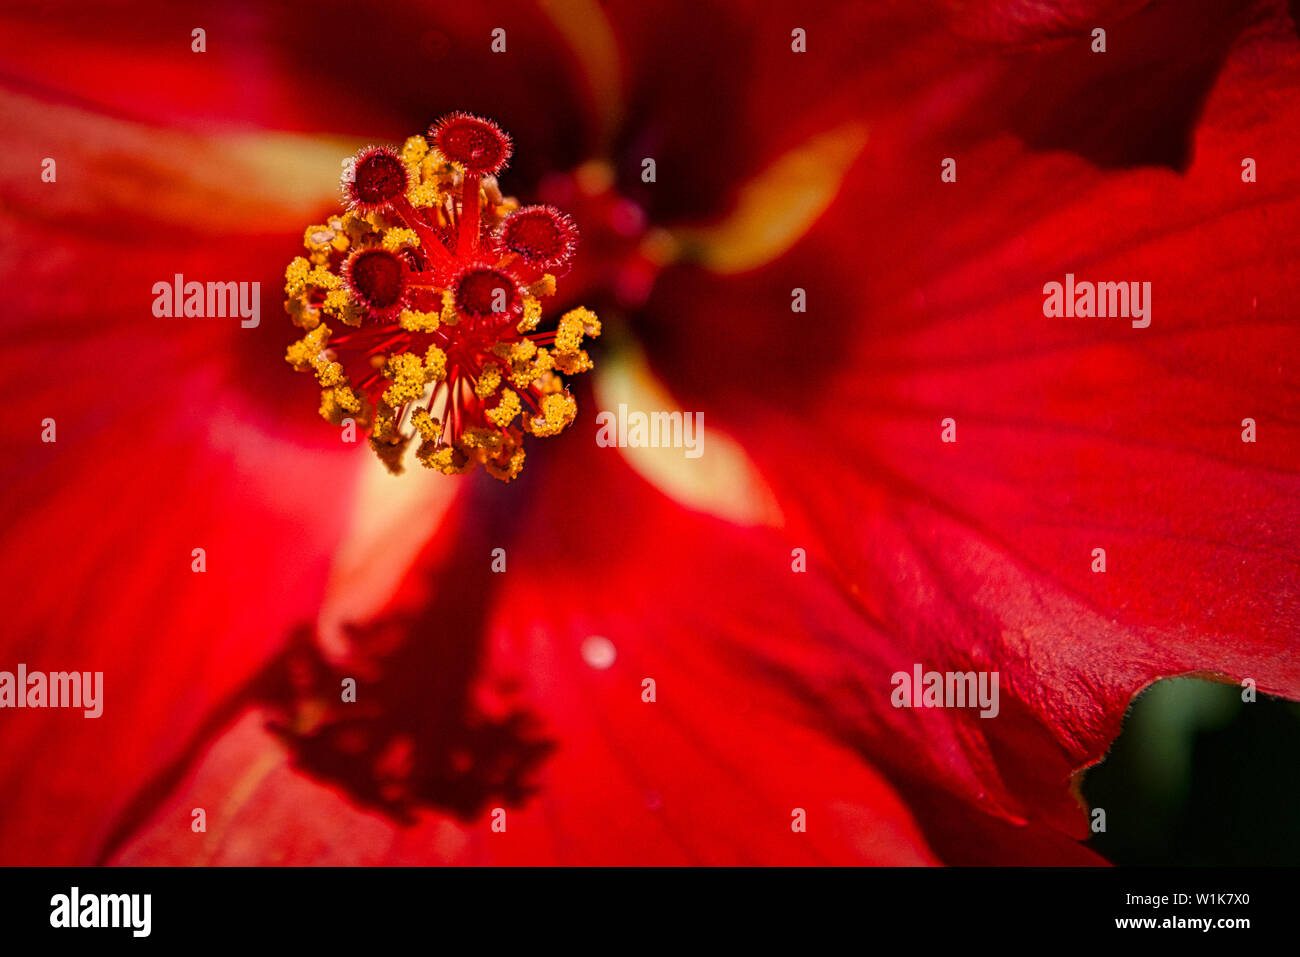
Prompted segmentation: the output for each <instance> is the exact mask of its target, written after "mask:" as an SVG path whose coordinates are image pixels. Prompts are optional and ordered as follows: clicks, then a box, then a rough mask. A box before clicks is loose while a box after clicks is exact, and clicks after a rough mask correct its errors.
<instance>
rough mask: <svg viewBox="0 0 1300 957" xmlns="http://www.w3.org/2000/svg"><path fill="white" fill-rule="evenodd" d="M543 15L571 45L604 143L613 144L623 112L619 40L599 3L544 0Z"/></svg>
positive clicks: (574, 0) (542, 5) (542, 0)
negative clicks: (598, 120) (611, 140)
mask: <svg viewBox="0 0 1300 957" xmlns="http://www.w3.org/2000/svg"><path fill="white" fill-rule="evenodd" d="M540 6H541V8H542V12H543V13H545V14H546V16H548V17H549V18H550V19H551V22H552V23H553V24H554V25H555V29H556V30H558V31H559V33H560V36H562V37H563V38H564V41H565V42H566V43H567V44H568V45H569V47H570V48H571V49H572V51H573V53H574V58H575V59H576V60H577V61H578V66H579V68H580V69H581V71H582V75H583V77H584V78H585V80H586V83H587V89H588V92H589V94H590V96H591V98H592V102H593V103H594V105H595V107H596V115H597V116H598V117H600V141H601V145H602V147H607V146H608V145H609V142H610V139H611V138H612V136H613V134H614V130H615V129H616V127H617V126H618V122H619V119H620V117H621V116H622V113H623V102H622V101H623V79H622V72H621V70H620V66H619V55H618V40H617V38H615V36H614V28H613V27H612V26H611V25H610V22H609V19H608V18H607V17H606V16H605V11H604V9H603V8H602V7H601V5H600V4H599V3H596V2H595V0H541V2H540Z"/></svg>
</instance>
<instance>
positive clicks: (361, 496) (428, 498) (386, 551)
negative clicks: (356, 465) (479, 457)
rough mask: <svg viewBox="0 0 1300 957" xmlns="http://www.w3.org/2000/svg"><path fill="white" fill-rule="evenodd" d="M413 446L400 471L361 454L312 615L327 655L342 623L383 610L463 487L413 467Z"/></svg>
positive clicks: (337, 652) (342, 639) (341, 641)
mask: <svg viewBox="0 0 1300 957" xmlns="http://www.w3.org/2000/svg"><path fill="white" fill-rule="evenodd" d="M416 445H417V443H414V442H412V443H411V445H410V448H408V449H407V463H406V465H407V468H406V471H405V473H404V474H402V475H393V474H391V473H390V472H389V471H388V469H386V468H385V467H384V466H383V464H382V463H380V462H379V460H378V459H375V458H374V457H372V456H365V465H364V466H363V468H362V473H361V478H360V481H359V482H358V487H357V494H356V497H355V499H354V500H353V505H352V516H351V519H350V522H349V527H348V531H347V532H346V533H345V534H344V537H343V541H342V542H341V543H340V545H339V548H338V550H337V551H336V552H335V554H334V562H333V565H332V566H331V568H330V575H329V580H328V582H327V583H326V586H325V595H324V597H323V598H322V599H321V607H320V611H319V613H318V614H317V617H316V625H317V633H318V636H319V641H320V647H321V650H322V651H323V652H324V654H325V656H326V657H327V658H332V659H335V660H341V659H343V658H344V657H345V656H346V654H347V650H348V649H347V641H346V636H345V633H344V630H343V626H344V625H345V624H347V623H348V622H350V621H365V620H366V619H368V618H371V617H372V616H374V615H375V614H377V613H378V612H380V611H382V610H383V608H384V606H385V605H386V604H387V603H388V601H389V599H391V598H392V597H393V595H394V594H395V593H396V591H397V587H398V585H399V584H400V583H401V581H402V578H403V576H404V575H405V574H406V572H407V571H408V570H409V569H410V567H411V564H412V563H413V562H414V561H415V559H416V557H417V556H418V555H419V554H420V551H421V549H423V548H424V545H425V544H426V543H427V542H428V541H429V540H430V539H431V538H433V536H434V533H435V532H436V531H437V530H438V526H439V525H441V523H442V519H443V517H444V516H445V515H446V513H447V509H448V508H449V507H450V506H451V503H452V501H453V500H454V499H455V497H456V494H457V492H458V490H459V489H461V488H462V487H463V483H461V482H453V481H448V480H447V479H446V478H444V477H443V476H441V475H436V474H434V473H433V472H430V471H428V470H427V469H423V468H416V467H415V462H414V458H415V449H416Z"/></svg>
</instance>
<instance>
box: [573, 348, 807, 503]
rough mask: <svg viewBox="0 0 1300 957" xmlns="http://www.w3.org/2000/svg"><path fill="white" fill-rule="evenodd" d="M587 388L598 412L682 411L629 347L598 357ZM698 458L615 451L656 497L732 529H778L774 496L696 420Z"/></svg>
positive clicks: (735, 451) (675, 452)
mask: <svg viewBox="0 0 1300 957" xmlns="http://www.w3.org/2000/svg"><path fill="white" fill-rule="evenodd" d="M594 375H595V379H594V382H593V387H594V389H595V395H596V404H597V407H598V408H599V409H601V410H608V411H611V412H613V411H615V410H617V409H618V406H619V404H620V403H622V404H623V405H626V406H627V411H628V415H629V416H630V415H631V414H632V413H633V412H646V413H649V412H673V411H679V410H680V411H682V414H683V416H685V415H686V414H688V413H686V411H685V410H683V409H682V407H681V405H680V404H679V403H678V402H677V401H675V400H674V399H673V397H672V396H671V395H670V394H669V393H668V390H667V389H666V388H665V387H664V385H663V383H662V382H661V381H660V380H659V379H658V378H656V377H655V375H654V373H653V372H651V371H650V367H649V365H648V364H647V363H646V361H645V358H644V356H642V355H641V353H640V351H639V350H637V349H635V348H633V347H630V346H628V347H625V348H623V349H621V350H619V351H611V352H609V353H606V354H605V355H604V356H602V358H601V361H600V362H599V363H598V364H597V366H596V370H595V373H594ZM701 423H702V426H703V427H702V429H701V434H700V435H699V436H698V437H697V441H699V442H700V446H699V448H700V449H701V455H700V456H699V457H698V458H687V457H686V455H685V450H684V449H680V448H619V452H620V453H622V455H623V457H624V458H626V459H627V462H628V464H629V465H631V466H632V468H633V469H634V470H635V471H636V472H637V473H638V474H640V475H641V477H642V478H644V479H645V480H646V481H648V482H650V483H651V484H652V485H654V486H655V487H656V488H658V489H659V490H660V491H661V492H663V493H664V494H665V495H667V496H668V497H669V498H671V499H673V500H674V501H675V502H678V503H680V504H682V505H684V506H686V507H687V508H690V509H694V510H695V511H699V512H704V513H706V514H709V515H714V516H716V517H718V518H722V519H725V520H727V521H729V522H733V523H735V524H737V525H747V526H750V525H771V526H780V525H782V524H784V520H785V519H784V516H783V515H782V514H781V509H780V506H779V505H778V504H777V501H776V496H775V495H774V494H773V492H772V489H771V487H770V486H768V484H767V482H766V481H764V479H763V476H762V475H761V474H760V473H759V471H758V467H757V466H756V465H755V464H754V462H753V460H751V459H750V457H749V456H748V455H747V454H746V452H745V450H744V448H742V447H741V445H740V443H738V442H737V441H736V440H735V439H733V438H732V437H731V436H729V435H727V434H726V433H724V432H720V431H718V429H716V428H713V427H711V426H710V425H709V423H708V421H707V418H706V419H703V420H701Z"/></svg>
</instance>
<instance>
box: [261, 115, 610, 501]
mask: <svg viewBox="0 0 1300 957" xmlns="http://www.w3.org/2000/svg"><path fill="white" fill-rule="evenodd" d="M431 141H432V142H431ZM510 150H511V147H510V139H509V137H507V136H506V135H505V133H503V132H502V131H501V130H500V129H499V128H498V127H497V126H496V124H495V123H492V122H491V121H490V120H485V119H481V118H479V117H475V116H471V115H469V114H466V113H456V114H452V115H451V116H449V117H447V118H445V119H444V120H442V121H441V122H439V123H437V124H435V125H434V126H433V127H432V129H431V130H430V133H429V138H426V137H423V136H413V137H411V138H410V139H408V140H407V141H406V143H405V144H404V146H403V147H402V150H401V151H400V152H398V151H396V150H392V149H388V148H387V147H370V148H368V149H365V150H362V151H361V152H360V153H359V154H357V156H356V157H355V158H354V159H353V161H352V162H351V163H350V164H349V166H348V168H347V171H346V172H345V173H344V175H343V182H342V188H343V195H344V198H345V200H346V203H347V209H346V210H345V211H343V212H341V213H339V214H338V215H335V216H332V217H330V219H329V220H328V222H326V223H325V224H323V225H318V226H311V227H309V228H308V229H307V231H306V233H305V235H304V246H305V247H306V249H307V256H305V257H304V256H299V257H298V258H297V259H295V260H293V262H291V263H290V264H289V268H288V269H287V270H286V271H285V294H286V297H287V298H286V302H285V309H286V311H287V312H288V313H289V315H290V317H291V318H292V320H293V321H294V323H295V324H296V325H298V326H299V327H300V328H302V329H303V330H304V331H305V335H304V336H303V337H302V338H301V339H300V340H298V341H297V342H295V343H293V345H291V346H290V347H289V349H288V352H287V354H286V357H285V358H286V359H287V361H288V362H289V363H290V365H292V366H293V367H294V368H295V369H297V370H299V371H302V372H308V373H311V374H313V375H315V377H316V380H317V382H318V383H319V384H320V386H321V390H322V395H321V407H320V412H321V415H322V417H323V418H325V420H326V421H328V422H331V423H333V424H334V425H339V426H342V427H344V428H348V427H349V426H351V427H352V428H354V429H365V430H368V431H369V441H370V446H371V448H372V449H373V450H374V451H375V453H376V454H377V455H378V456H379V458H380V459H381V460H382V461H383V462H384V464H385V465H387V466H388V467H389V469H390V470H392V471H393V472H400V471H402V467H403V464H402V460H403V458H404V454H405V450H406V449H407V447H408V446H409V445H410V443H411V442H412V441H414V440H416V439H417V438H418V440H419V445H418V448H417V450H416V458H417V459H418V460H419V461H420V463H421V464H423V465H425V466H426V467H428V468H434V469H438V470H439V471H442V472H445V473H453V472H464V471H468V470H469V469H472V468H473V467H474V466H475V465H478V464H482V465H483V467H484V468H485V469H486V470H487V471H488V472H489V473H490V474H492V475H494V476H496V477H497V478H501V479H504V480H509V479H512V478H514V477H515V476H516V475H518V474H519V471H520V469H521V468H522V467H523V461H524V447H523V436H524V434H525V433H529V434H532V435H534V436H548V435H555V434H557V433H559V432H560V431H562V430H563V429H565V428H566V427H568V426H569V425H570V424H571V423H572V422H573V419H574V417H575V416H576V414H577V404H576V402H575V401H574V399H573V396H572V395H571V394H570V393H569V390H568V386H567V384H566V383H565V381H564V379H563V376H566V375H573V374H576V373H580V372H585V371H587V370H589V369H590V368H591V366H592V363H591V358H590V357H589V356H588V354H587V352H586V350H584V349H583V348H582V340H583V338H584V337H593V338H594V337H595V336H598V335H599V334H600V320H598V319H597V318H596V316H595V314H594V313H592V312H591V311H590V310H588V309H585V308H582V307H578V308H576V309H571V310H569V311H568V312H567V313H565V314H564V315H563V316H561V317H560V318H559V320H558V321H557V322H556V324H555V326H554V328H553V329H551V330H550V331H546V332H538V331H537V329H538V326H539V324H540V323H541V320H542V304H541V300H542V299H543V298H545V297H547V296H551V295H554V293H555V288H556V277H555V275H554V273H553V272H552V270H560V269H562V268H567V267H568V265H569V263H570V261H571V259H572V257H573V253H574V251H575V249H576V244H577V228H576V226H574V224H573V222H572V220H570V219H569V217H567V216H565V215H564V214H563V213H561V212H559V211H558V210H555V209H552V208H550V207H542V206H526V207H523V208H519V206H518V203H517V202H516V201H515V200H513V199H509V198H506V197H503V196H502V195H501V192H500V190H499V188H498V186H497V182H496V179H495V176H494V174H495V173H497V172H499V171H500V170H501V169H502V168H503V167H504V166H505V164H506V161H507V160H508V159H509V157H510ZM339 327H342V329H341V334H336V332H335V329H338V328H339Z"/></svg>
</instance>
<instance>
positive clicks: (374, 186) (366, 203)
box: [343, 146, 408, 212]
mask: <svg viewBox="0 0 1300 957" xmlns="http://www.w3.org/2000/svg"><path fill="white" fill-rule="evenodd" d="M407 185H408V176H407V172H406V164H405V163H403V162H402V158H401V157H400V156H398V155H397V153H396V152H394V151H393V150H391V149H389V148H388V147H386V146H371V147H368V148H366V149H364V150H362V151H361V152H360V153H358V154H357V156H356V158H355V159H354V160H353V161H352V164H351V166H350V167H349V168H348V169H347V170H346V171H345V172H344V174H343V193H344V195H345V196H346V197H347V199H348V205H349V206H350V207H351V208H352V209H355V210H358V211H362V212H367V211H370V210H374V209H379V208H381V207H383V206H385V205H386V204H388V203H390V202H392V201H393V200H395V199H397V198H398V197H399V196H401V195H402V194H404V193H405V192H406V188H407Z"/></svg>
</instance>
